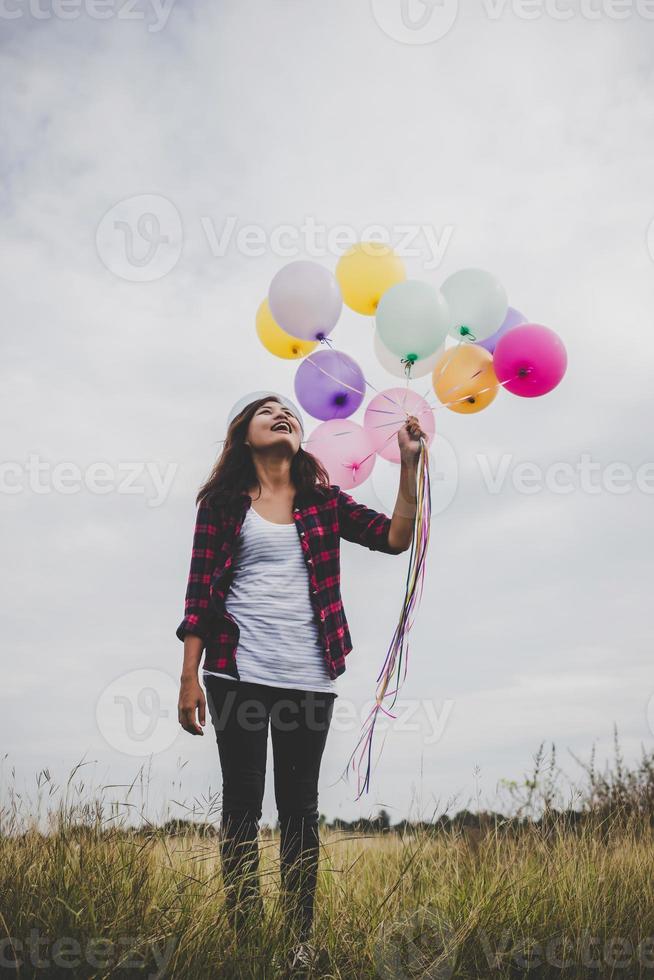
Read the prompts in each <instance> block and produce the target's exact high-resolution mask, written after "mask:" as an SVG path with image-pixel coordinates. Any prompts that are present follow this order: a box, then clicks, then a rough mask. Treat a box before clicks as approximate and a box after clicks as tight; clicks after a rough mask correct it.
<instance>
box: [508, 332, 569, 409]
mask: <svg viewBox="0 0 654 980" xmlns="http://www.w3.org/2000/svg"><path fill="white" fill-rule="evenodd" d="M567 364H568V355H567V353H566V349H565V347H564V345H563V341H562V340H561V338H560V337H559V335H558V334H556V333H554V331H553V330H550V328H549V327H543V326H542V325H541V324H540V323H523V324H521V325H520V326H519V327H513V329H512V330H509V331H508V332H507V333H505V334H504V336H503V337H501V338H500V340H499V341H498V343H497V347H496V348H495V352H494V354H493V367H494V368H495V374H496V375H497V378H498V381H500V382H505V384H504V387H505V388H506V390H507V391H510V392H511V393H512V394H514V395H520V396H521V397H522V398H537V397H538V396H539V395H546V394H547V392H548V391H551V390H552V388H556V386H557V385H558V383H559V381H560V380H561V378H562V377H563V375H564V374H565V369H566V367H567Z"/></svg>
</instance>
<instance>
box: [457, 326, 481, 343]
mask: <svg viewBox="0 0 654 980" xmlns="http://www.w3.org/2000/svg"><path fill="white" fill-rule="evenodd" d="M459 333H460V334H461V336H462V337H469V338H470V340H476V339H477V338H476V337H475V335H474V333H473V332H472V330H471V329H470V327H459Z"/></svg>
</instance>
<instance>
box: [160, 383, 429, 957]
mask: <svg viewBox="0 0 654 980" xmlns="http://www.w3.org/2000/svg"><path fill="white" fill-rule="evenodd" d="M303 435H304V429H303V424H302V419H301V417H300V414H299V412H298V411H297V409H296V408H295V406H294V405H293V404H292V403H291V402H290V401H289V400H288V399H285V398H283V397H282V396H279V395H276V394H272V393H271V394H270V395H266V396H265V397H260V398H256V399H255V400H254V401H252V402H251V403H250V404H248V405H247V406H246V407H245V408H243V409H242V410H241V411H240V412H239V413H238V414H237V415H236V417H235V418H234V419H233V420H232V421H231V424H230V425H229V429H228V433H227V438H226V440H225V443H224V448H223V451H222V454H221V456H220V457H219V459H218V461H217V463H216V465H215V466H214V468H213V471H212V472H211V474H210V476H209V478H208V479H207V481H206V482H205V484H204V485H203V486H202V488H201V489H200V491H199V492H198V496H197V503H198V511H197V519H196V526H195V533H194V538H193V550H192V558H191V567H190V573H189V577H188V585H187V590H186V599H185V610H184V613H185V614H184V619H183V621H182V622H181V623H180V625H179V627H178V628H177V636H178V637H179V638H180V639H181V640H183V641H184V664H183V668H182V676H181V684H180V695H179V708H178V710H179V722H180V724H181V726H182V727H183V728H184V729H185V730H186V731H187V732H190V733H191V734H192V735H202V734H203V730H202V729H203V726H204V725H205V705H206V704H207V703H208V705H209V711H210V714H211V719H212V723H213V727H214V730H215V734H216V740H217V743H218V752H219V757H220V764H221V770H222V780H223V795H222V821H221V865H222V872H223V879H224V884H225V897H226V903H227V909H228V914H229V916H230V922H231V924H232V926H233V928H234V929H236V930H237V933H238V934H242V932H243V930H244V929H245V927H246V925H247V924H248V923H251V922H252V920H253V919H254V921H255V922H261V920H262V912H263V910H262V902H261V896H260V892H259V882H258V874H257V871H258V860H259V850H258V841H257V837H258V829H259V820H260V818H261V813H262V800H263V793H264V783H265V770H266V754H267V742H268V727H269V725H270V729H271V736H272V747H273V760H274V787H275V800H276V805H277V810H278V815H279V823H280V831H281V841H280V865H281V877H282V895H283V897H284V908H285V912H286V916H287V921H288V926H289V929H291V930H292V933H293V938H294V941H295V943H296V947H295V956H294V961H295V963H296V964H302V963H305V962H306V961H307V960H308V958H309V956H310V953H311V950H310V945H309V937H310V933H311V927H312V921H313V910H314V893H315V887H316V873H317V868H318V855H319V836H318V777H319V771H320V763H321V759H322V754H323V750H324V747H325V741H326V738H327V732H328V729H329V724H330V721H331V717H332V711H333V706H334V699H335V698H336V696H337V694H336V678H337V677H338V675H339V674H341V673H343V671H344V670H345V657H346V656H347V654H348V653H349V652H350V650H351V649H352V642H351V638H350V633H349V629H348V624H347V620H346V617H345V611H344V609H343V603H342V600H341V594H340V565H339V543H340V539H341V538H345V539H346V540H349V541H354V542H356V543H358V544H362V545H365V546H366V547H368V548H370V549H371V550H373V551H382V552H385V553H386V554H392V555H397V554H400V553H402V552H404V551H406V550H408V548H409V547H410V545H411V540H412V536H413V524H414V520H415V501H416V468H417V459H418V455H419V452H420V437H421V436H424V433H423V432H422V430H421V429H420V426H419V424H418V421H417V419H416V418H415V417H414V416H411V417H409V419H408V420H407V422H406V424H405V426H404V427H403V428H401V429H400V430H399V432H398V443H399V446H400V452H401V467H400V483H399V489H398V495H397V501H396V504H395V508H394V512H393V516H392V518H389V517H387V516H386V515H385V514H381V513H378V512H376V511H374V510H371V509H370V508H368V507H366V506H365V505H364V504H360V503H358V502H356V501H355V500H354V499H353V498H352V497H351V496H350V495H349V494H347V493H345V492H344V491H342V490H341V489H340V487H338V486H336V485H333V484H330V483H329V476H328V474H327V472H326V471H325V469H324V468H323V467H322V466H321V464H320V462H319V461H318V459H316V457H315V456H313V455H311V453H308V452H306V451H305V450H304V449H302V445H301V442H302V437H303ZM203 650H205V651H206V652H205V659H204V664H203V681H204V686H205V688H206V699H205V694H204V692H203V689H202V686H201V684H200V681H199V677H198V671H199V666H200V661H201V658H202V652H203Z"/></svg>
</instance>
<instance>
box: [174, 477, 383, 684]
mask: <svg viewBox="0 0 654 980" xmlns="http://www.w3.org/2000/svg"><path fill="white" fill-rule="evenodd" d="M251 504H252V498H251V497H250V495H249V494H248V493H242V494H241V496H240V498H239V500H238V501H237V502H236V503H235V504H233V505H232V506H231V507H230V506H227V505H219V506H217V507H216V506H212V505H211V504H210V503H208V502H207V501H206V499H205V500H202V501H201V502H200V504H199V506H198V509H197V519H196V524H195V533H194V536H193V551H192V555H191V568H190V572H189V576H188V585H187V589H186V599H185V603H184V619H183V620H182V622H181V623H180V624H179V626H178V627H177V630H176V635H177V636H178V637H179V639H180V640H183V639H184V636H185V635H186V634H187V633H193V634H195V635H196V636H199V637H201V638H202V639H203V640H204V643H205V658H204V668H205V670H211V671H216V672H218V671H220V672H221V673H226V674H231V675H232V676H233V677H236V678H238V676H239V674H238V668H237V664H236V651H237V645H238V637H239V628H238V624H237V623H236V620H235V619H234V617H233V616H231V615H230V614H229V613H228V612H226V610H225V597H226V595H227V592H228V591H229V587H230V584H231V581H232V578H233V575H234V571H233V567H232V559H233V554H234V545H235V542H236V539H237V537H238V534H239V532H240V530H241V527H242V526H243V521H244V519H245V515H246V513H247V510H248V508H249V507H250V505H251ZM293 520H294V521H295V526H296V527H297V531H298V535H299V538H300V544H301V546H302V553H303V555H304V558H305V562H306V566H307V571H308V573H309V574H308V581H309V593H310V598H311V602H312V604H313V607H314V609H315V612H316V624H317V626H318V629H319V631H320V636H321V639H322V644H323V649H324V656H325V662H326V664H327V669H328V671H329V676H330V677H332V678H334V677H338V675H339V674H342V673H343V672H344V670H345V657H346V656H347V654H348V653H349V652H350V650H351V649H352V641H351V638H350V631H349V629H348V624H347V619H346V618H345V610H344V608H343V601H342V599H341V590H340V539H341V538H345V539H346V540H347V541H353V542H355V543H356V544H361V545H365V546H366V547H367V548H370V550H371V551H383V552H385V553H386V554H389V555H395V554H398V553H399V552H398V551H397V549H393V548H391V547H390V546H389V543H388V532H389V529H390V526H391V518H390V517H387V516H386V514H381V513H378V512H377V511H375V510H371V508H369V507H366V505H365V504H361V503H358V502H357V501H356V500H354V499H353V498H352V497H351V496H350V495H349V494H347V493H345V492H344V491H343V490H341V489H340V487H338V486H334V485H330V486H329V487H326V488H324V489H323V490H321V489H320V488H319V487H317V488H316V490H315V492H314V493H310V494H309V495H308V497H307V498H306V499H305V500H304V501H302V502H300V501H298V500H297V499H296V502H295V506H294V509H293Z"/></svg>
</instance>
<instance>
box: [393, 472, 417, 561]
mask: <svg viewBox="0 0 654 980" xmlns="http://www.w3.org/2000/svg"><path fill="white" fill-rule="evenodd" d="M415 519H416V465H415V463H413V462H410V461H409V460H405V459H404V458H403V459H402V463H401V466H400V485H399V487H398V491H397V500H396V501H395V507H394V508H393V517H392V519H391V526H390V529H389V532H388V544H389V547H391V548H393V549H394V550H397V552H398V553H401V552H403V551H407V550H408V549H409V548H410V547H411V541H412V539H413V525H414V523H415Z"/></svg>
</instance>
